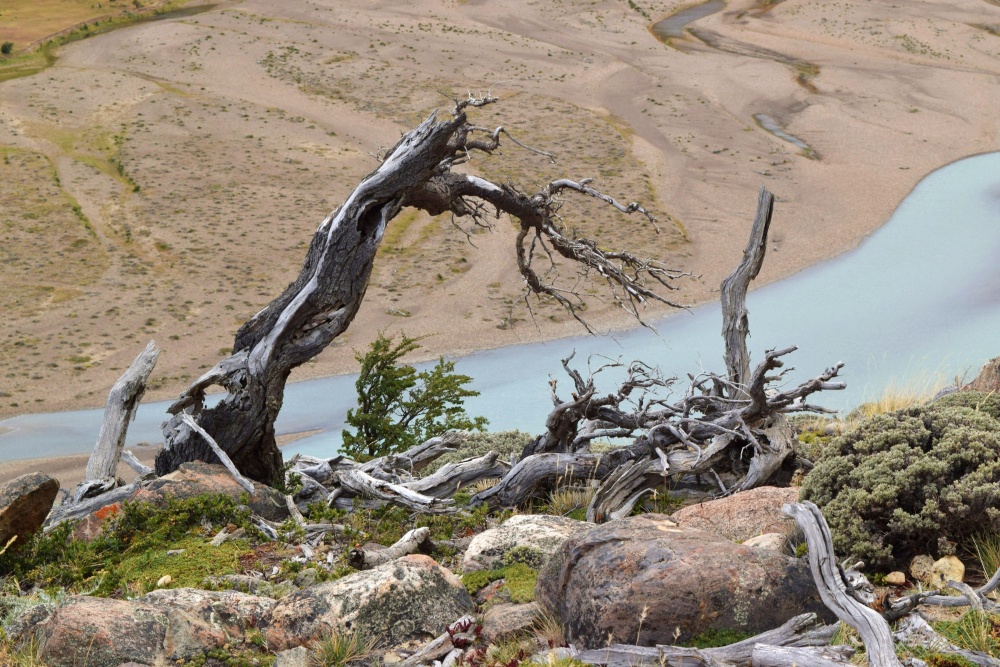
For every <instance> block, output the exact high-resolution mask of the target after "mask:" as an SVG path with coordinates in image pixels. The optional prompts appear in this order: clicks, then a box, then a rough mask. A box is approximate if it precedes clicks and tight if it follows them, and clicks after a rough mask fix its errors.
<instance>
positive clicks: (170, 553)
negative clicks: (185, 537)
mask: <svg viewBox="0 0 1000 667" xmlns="http://www.w3.org/2000/svg"><path fill="white" fill-rule="evenodd" d="M185 551H187V549H170V550H169V551H167V555H168V556H180V555H181V554H182V553H184V552H185Z"/></svg>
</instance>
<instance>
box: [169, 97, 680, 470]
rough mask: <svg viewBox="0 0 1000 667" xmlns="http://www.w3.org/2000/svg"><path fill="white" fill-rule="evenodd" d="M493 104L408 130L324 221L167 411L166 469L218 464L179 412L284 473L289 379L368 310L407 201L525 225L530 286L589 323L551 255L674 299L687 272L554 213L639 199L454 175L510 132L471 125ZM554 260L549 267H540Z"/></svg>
mask: <svg viewBox="0 0 1000 667" xmlns="http://www.w3.org/2000/svg"><path fill="white" fill-rule="evenodd" d="M495 101H496V98H493V97H486V98H482V99H472V98H470V99H468V100H465V101H462V102H456V104H455V108H454V111H453V115H452V117H451V118H449V119H446V120H438V117H437V115H436V114H432V115H431V116H430V117H428V118H427V119H426V120H425V121H424V122H423V123H421V124H420V125H419V126H418V127H416V128H415V129H413V130H411V131H410V132H407V133H406V134H405V135H404V136H403V137H402V138H401V139H400V141H399V142H398V143H397V144H396V145H395V146H394V147H393V148H392V149H391V150H389V151H388V152H387V153H386V154H385V156H384V159H383V160H382V163H381V165H379V167H378V168H377V169H376V170H375V171H373V172H372V173H371V174H369V175H368V176H367V177H365V179H364V180H363V181H362V182H361V183H360V184H359V185H358V186H357V188H355V190H354V191H353V192H352V193H351V194H350V195H349V196H348V197H347V199H346V200H345V201H344V203H343V204H342V205H341V206H340V207H338V208H337V210H335V211H334V212H333V213H331V214H330V215H328V216H327V217H326V219H324V220H323V222H322V223H321V224H320V226H319V229H318V230H317V231H316V233H315V235H314V236H313V239H312V243H311V244H310V246H309V250H308V253H307V255H306V259H305V262H304V264H303V267H302V270H301V272H300V274H299V276H298V277H297V278H296V279H295V280H294V281H293V282H292V284H290V285H289V286H288V287H287V288H286V289H285V291H284V292H283V293H282V294H281V295H280V296H278V297H277V298H276V299H274V301H272V302H271V303H270V304H269V305H268V306H267V307H265V308H264V309H263V310H261V311H260V312H259V313H257V314H256V315H255V316H254V317H253V318H251V319H250V320H249V321H247V322H246V323H245V324H244V325H243V326H242V327H241V328H240V330H239V331H238V332H237V334H236V339H235V341H234V344H233V352H232V354H231V355H230V356H229V357H227V358H225V359H223V360H221V361H220V362H219V363H217V364H216V365H215V367H214V368H212V369H211V370H209V371H208V372H207V373H205V374H204V375H203V376H202V377H200V378H198V379H197V380H195V381H194V382H193V383H192V384H191V386H190V387H189V388H188V389H187V390H186V391H185V392H184V393H183V394H181V396H180V398H179V399H178V400H177V401H176V402H175V403H174V404H173V405H172V406H170V408H169V412H170V414H171V415H173V418H171V419H170V420H169V421H168V422H167V423H166V424H164V427H163V434H164V438H165V446H164V448H163V450H162V451H161V452H160V454H159V455H158V456H157V460H156V471H157V473H158V474H164V473H166V472H169V471H171V470H174V469H176V468H177V467H178V466H179V465H180V464H181V463H184V462H185V461H191V460H195V459H201V460H205V461H209V462H214V461H215V460H216V459H217V456H216V454H215V452H213V451H212V450H211V449H210V448H209V446H208V444H207V442H206V440H205V438H204V436H203V435H202V434H201V433H200V432H199V431H197V430H195V429H193V428H190V426H189V425H188V424H186V423H184V421H183V419H182V418H181V416H180V415H181V414H182V413H188V414H190V415H191V417H192V418H193V419H194V420H195V421H196V422H197V423H198V425H199V426H200V427H201V428H202V429H203V430H204V432H206V433H208V434H209V435H210V436H211V437H212V438H214V440H215V441H216V442H217V443H219V446H220V447H221V448H222V449H223V450H224V451H225V452H226V454H227V455H228V456H229V457H230V458H231V459H232V461H233V463H234V464H235V465H236V467H237V468H238V469H239V470H240V472H241V473H242V474H243V475H245V476H247V477H249V478H251V479H255V480H258V481H261V482H264V483H272V482H274V481H275V480H277V479H278V478H279V475H280V473H281V454H280V453H279V451H278V448H277V445H276V443H275V433H274V421H275V419H276V418H277V415H278V412H279V411H280V409H281V405H282V400H283V398H284V389H285V382H286V380H287V379H288V375H289V373H290V372H291V371H292V369H294V368H296V367H298V366H300V365H302V364H303V363H305V362H307V361H308V360H310V359H312V358H313V357H315V356H316V355H318V354H319V353H320V352H322V351H323V349H325V348H326V347H327V345H329V344H330V342H331V341H333V339H335V338H336V337H337V336H339V335H341V334H342V333H343V332H344V331H345V330H346V329H347V328H348V326H349V325H350V323H351V321H352V320H353V319H354V316H355V314H356V313H357V311H358V308H359V307H360V306H361V302H362V299H363V298H364V295H365V290H366V288H367V284H368V280H369V278H370V276H371V272H372V267H373V264H374V261H375V255H376V252H377V250H378V248H379V245H380V244H381V242H382V238H383V235H384V233H385V230H386V227H387V226H388V224H389V223H390V222H391V221H392V219H393V218H395V217H396V215H398V214H399V213H400V211H402V210H403V209H404V208H405V207H413V208H417V209H421V210H423V211H427V212H428V213H430V214H432V215H438V214H441V213H446V212H448V213H451V214H452V215H453V216H455V217H456V218H470V219H472V221H473V223H474V224H480V225H485V224H489V223H488V222H487V217H488V216H490V215H492V214H493V213H494V212H495V213H496V214H499V213H501V212H503V213H507V214H508V215H510V216H511V217H512V218H514V219H516V221H517V223H518V225H519V228H520V229H519V232H518V235H517V240H516V242H515V252H516V255H517V264H518V270H519V271H520V273H521V275H522V277H523V278H524V281H525V284H526V286H527V289H528V290H529V291H530V292H533V293H535V294H537V295H543V296H545V297H546V298H549V299H552V300H554V301H555V302H557V303H559V304H561V305H562V306H564V307H565V308H566V309H567V310H569V312H570V313H571V314H573V316H574V317H576V318H577V320H579V321H580V322H581V323H583V324H584V326H588V325H587V324H586V322H585V321H584V320H583V318H582V317H581V312H582V307H583V305H584V303H583V299H582V294H583V292H582V291H580V290H573V289H572V288H571V289H569V290H567V289H566V288H564V287H563V286H562V285H557V284H555V283H552V282H550V275H551V272H550V270H549V269H553V268H556V265H555V257H560V258H561V259H562V260H566V261H567V262H568V263H570V264H571V265H576V266H579V267H581V271H582V272H583V273H584V274H590V273H592V274H593V275H594V276H599V278H600V280H602V281H604V282H605V283H606V284H607V286H608V287H609V289H610V292H611V296H612V298H613V299H614V300H615V301H616V302H617V303H619V304H620V305H622V306H623V307H624V308H625V309H626V310H628V311H629V312H630V313H632V314H633V315H634V316H635V317H637V318H638V317H639V312H638V309H637V308H638V305H639V304H642V303H645V302H647V301H659V302H662V303H665V304H670V305H676V304H674V303H673V302H672V301H670V300H668V299H666V298H664V297H663V296H662V295H660V294H659V293H658V292H657V291H655V290H656V289H660V288H664V289H670V288H671V282H672V281H673V280H674V279H676V278H677V277H679V276H681V275H684V274H679V273H677V272H673V271H671V270H669V269H668V268H666V267H665V266H663V265H661V264H659V263H658V262H654V261H650V260H645V259H641V258H639V257H637V256H635V255H632V254H631V253H628V252H608V251H605V250H602V249H601V247H600V246H599V245H598V244H597V243H596V242H595V241H592V240H590V239H584V238H570V237H568V236H566V234H565V233H564V231H563V228H562V225H561V222H560V217H559V215H558V210H559V207H560V202H559V197H561V196H562V195H564V194H566V193H573V192H575V193H577V194H580V195H583V196H586V197H591V198H595V199H597V200H599V201H602V202H604V203H605V204H608V205H609V206H612V207H613V208H615V209H617V210H619V211H622V212H624V213H639V214H641V215H644V216H645V217H646V218H647V219H648V220H649V221H650V222H653V221H655V218H653V216H652V215H651V214H650V213H649V212H648V211H646V209H644V208H643V207H642V206H640V205H639V204H636V203H632V204H627V205H623V204H620V203H619V202H617V201H615V200H614V199H612V198H611V197H608V196H607V195H604V194H602V193H600V192H598V191H596V190H594V189H593V188H591V187H590V185H589V184H588V182H587V181H581V182H576V181H571V180H568V179H557V180H555V181H552V182H551V183H549V184H547V185H545V186H544V187H543V188H541V189H540V190H539V191H538V192H537V193H535V194H533V195H529V194H525V193H523V192H520V191H518V190H516V189H515V188H514V187H513V186H511V185H508V184H505V185H501V184H497V183H493V182H490V181H489V180H486V179H484V178H481V177H478V176H473V175H470V174H466V173H459V172H456V171H453V170H452V167H454V166H455V165H458V164H462V163H464V162H467V161H468V160H469V159H470V156H471V155H472V154H474V153H475V154H492V153H493V152H495V151H496V150H497V149H499V147H500V140H501V137H502V136H505V135H506V136H509V135H507V133H506V131H505V130H504V129H503V128H497V129H496V130H495V131H493V132H492V133H485V136H483V134H484V131H483V129H482V128H479V127H477V126H475V125H473V124H471V123H470V122H469V121H468V118H467V111H468V109H469V108H474V107H481V106H484V105H486V104H491V103H493V102H495ZM536 251H537V252H536ZM547 260H548V261H551V262H552V265H551V267H547V268H546V269H544V270H540V269H538V268H537V267H536V266H535V265H536V264H537V262H539V261H543V262H544V261H547ZM584 278H587V275H584ZM654 286H655V289H654ZM588 329H589V326H588ZM213 385H218V386H220V387H222V388H223V389H225V390H226V392H227V393H226V395H225V396H224V397H223V398H222V400H221V401H220V402H219V403H218V404H216V405H215V406H214V407H211V408H209V407H207V406H206V405H205V392H206V390H207V389H208V388H209V387H211V386H213Z"/></svg>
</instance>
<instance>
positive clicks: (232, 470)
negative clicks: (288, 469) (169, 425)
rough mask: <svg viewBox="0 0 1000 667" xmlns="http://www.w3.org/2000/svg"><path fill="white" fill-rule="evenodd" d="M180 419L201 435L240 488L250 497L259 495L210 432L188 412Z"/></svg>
mask: <svg viewBox="0 0 1000 667" xmlns="http://www.w3.org/2000/svg"><path fill="white" fill-rule="evenodd" d="M178 417H179V418H180V422H181V423H182V424H184V425H185V426H187V427H188V428H190V429H191V430H192V431H194V432H195V433H197V434H198V435H200V436H201V437H202V438H204V440H205V444H207V445H208V446H209V447H211V449H212V451H213V452H215V455H216V456H217V457H218V459H219V461H220V462H221V463H222V465H224V466H225V467H226V470H228V471H229V474H231V475H232V476H233V477H234V478H235V479H236V481H237V482H239V484H240V486H242V487H243V488H244V489H246V490H247V492H248V493H250V495H253V494H255V493H257V490H256V489H255V488H254V486H253V484H252V483H251V482H250V481H249V480H247V478H246V477H244V476H243V475H241V474H240V471H239V470H237V469H236V465H235V464H234V463H233V462H232V460H231V459H230V458H229V456H228V455H227V454H226V453H225V452H224V451H222V447H219V444H218V443H217V442H216V441H215V438H213V437H212V436H210V435H209V434H208V431H206V430H205V429H203V428H202V427H201V426H199V425H198V423H197V422H196V421H195V420H194V419H193V418H192V417H191V415H189V414H188V413H186V412H182V413H180V415H178Z"/></svg>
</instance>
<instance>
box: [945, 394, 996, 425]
mask: <svg viewBox="0 0 1000 667" xmlns="http://www.w3.org/2000/svg"><path fill="white" fill-rule="evenodd" d="M932 405H935V406H937V407H947V408H957V407H962V408H972V409H973V410H977V411H979V412H985V413H986V414H988V415H989V416H990V417H993V419H998V420H1000V396H998V395H997V394H993V393H990V394H984V393H982V392H980V391H956V392H955V393H953V394H948V395H947V396H942V397H941V398H939V399H938V400H936V401H934V403H932Z"/></svg>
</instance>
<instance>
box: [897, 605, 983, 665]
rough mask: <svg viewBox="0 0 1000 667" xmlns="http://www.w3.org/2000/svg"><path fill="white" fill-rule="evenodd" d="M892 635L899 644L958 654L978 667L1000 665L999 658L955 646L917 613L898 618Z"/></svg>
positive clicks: (935, 651)
mask: <svg viewBox="0 0 1000 667" xmlns="http://www.w3.org/2000/svg"><path fill="white" fill-rule="evenodd" d="M892 637H893V639H895V640H896V641H897V642H899V643H900V644H906V645H909V646H919V647H922V648H925V649H927V650H928V651H932V652H934V653H945V654H954V655H960V656H962V657H963V658H965V659H966V660H968V661H969V662H971V663H973V664H976V665H979V666H980V667H1000V660H997V659H996V658H992V657H990V656H988V655H986V654H985V653H979V652H978V651H968V650H966V649H963V648H959V647H958V646H955V645H954V644H952V643H951V642H949V641H948V640H947V639H945V638H944V637H942V636H941V635H940V634H938V632H937V631H936V630H934V628H932V627H931V626H930V624H928V623H927V621H925V620H924V619H923V618H921V617H920V616H919V615H917V614H911V615H910V616H907V617H906V618H904V619H902V620H900V621H899V623H897V624H896V631H895V632H894V633H892Z"/></svg>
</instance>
